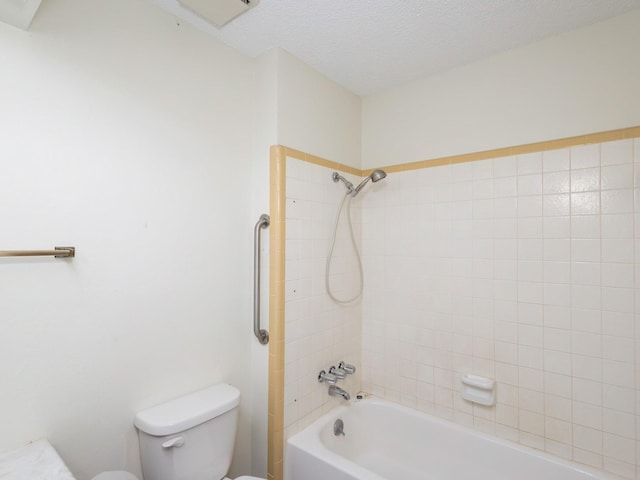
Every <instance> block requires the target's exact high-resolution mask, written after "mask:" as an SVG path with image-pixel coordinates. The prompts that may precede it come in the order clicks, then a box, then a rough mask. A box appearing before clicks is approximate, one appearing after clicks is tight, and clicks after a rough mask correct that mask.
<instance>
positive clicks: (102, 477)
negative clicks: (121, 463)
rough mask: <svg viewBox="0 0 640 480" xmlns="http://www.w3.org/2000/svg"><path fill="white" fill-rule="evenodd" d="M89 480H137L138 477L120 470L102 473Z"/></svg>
mask: <svg viewBox="0 0 640 480" xmlns="http://www.w3.org/2000/svg"><path fill="white" fill-rule="evenodd" d="M91 480H138V477H136V476H135V475H133V474H132V473H129V472H124V471H122V470H117V471H111V472H102V473H100V474H98V475H96V476H95V477H93V478H92V479H91Z"/></svg>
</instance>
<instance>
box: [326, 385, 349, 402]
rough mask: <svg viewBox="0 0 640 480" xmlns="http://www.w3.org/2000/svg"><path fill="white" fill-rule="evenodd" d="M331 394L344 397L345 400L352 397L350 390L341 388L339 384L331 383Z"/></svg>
mask: <svg viewBox="0 0 640 480" xmlns="http://www.w3.org/2000/svg"><path fill="white" fill-rule="evenodd" d="M329 395H331V396H332V397H342V398H343V399H345V400H349V399H351V395H349V392H347V391H345V390H343V389H341V388H340V387H339V386H337V385H329Z"/></svg>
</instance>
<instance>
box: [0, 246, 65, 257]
mask: <svg viewBox="0 0 640 480" xmlns="http://www.w3.org/2000/svg"><path fill="white" fill-rule="evenodd" d="M75 256H76V248H75V247H54V250H0V257H56V258H73V257H75Z"/></svg>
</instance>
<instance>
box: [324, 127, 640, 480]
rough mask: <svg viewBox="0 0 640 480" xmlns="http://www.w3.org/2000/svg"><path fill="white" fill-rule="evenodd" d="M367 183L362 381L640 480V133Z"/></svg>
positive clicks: (490, 430)
mask: <svg viewBox="0 0 640 480" xmlns="http://www.w3.org/2000/svg"><path fill="white" fill-rule="evenodd" d="M323 175H324V174H323ZM371 187H372V188H369V189H368V190H367V192H366V195H364V196H363V198H362V244H363V253H364V263H365V279H366V280H365V282H366V283H365V296H364V302H363V306H362V318H363V327H362V328H363V330H362V362H363V368H362V381H363V388H364V389H365V390H367V391H370V392H372V393H374V394H377V395H380V396H383V397H385V398H387V399H390V400H393V401H397V402H399V403H402V404H404V405H408V406H411V407H413V408H417V409H419V410H422V411H425V412H429V413H433V414H435V415H438V416H441V417H444V418H448V419H451V420H454V421H456V422H459V423H462V424H465V425H468V426H472V427H475V428H477V429H479V430H482V431H484V432H488V433H491V434H495V435H497V436H500V437H504V438H507V439H510V440H513V441H516V442H520V443H522V444H525V445H529V446H532V447H534V448H538V449H541V450H545V451H547V452H550V453H552V454H555V455H558V456H560V457H563V458H567V459H571V460H575V461H577V462H581V463H585V464H588V465H590V466H593V467H596V468H601V469H604V470H607V471H609V472H612V473H614V474H616V475H620V476H622V477H625V478H640V470H638V467H637V465H638V459H639V458H640V442H639V441H638V440H640V417H639V416H638V414H640V408H639V407H640V405H638V403H637V402H638V401H640V395H638V389H639V388H640V374H639V372H640V369H638V368H637V365H638V361H640V350H639V349H640V338H639V337H638V336H639V335H640V329H638V328H637V327H636V324H637V322H640V304H639V305H638V306H637V305H636V304H637V300H636V299H640V282H638V281H636V277H637V273H640V269H639V266H638V263H637V262H636V256H637V254H636V252H637V251H640V250H639V248H640V222H639V221H638V220H640V217H639V215H640V200H638V199H639V198H640V195H639V192H640V190H638V189H639V188H640V140H638V139H636V140H633V139H632V140H623V141H616V142H607V143H603V144H594V145H586V146H579V147H573V148H568V149H563V150H557V151H550V152H544V153H534V154H529V155H522V156H518V157H507V158H498V159H494V160H485V161H479V162H473V163H466V164H456V165H449V166H441V167H435V168H430V169H424V170H417V171H409V172H403V173H394V174H390V175H389V176H388V177H387V179H386V180H385V181H384V182H379V183H377V184H374V185H372V186H371ZM330 196H331V197H332V201H333V202H334V203H335V196H336V194H335V193H332V194H331V195H330ZM329 210H330V209H329ZM331 213H332V212H331ZM327 215H328V214H327ZM324 222H325V223H328V220H327V219H326V218H325V219H324ZM354 315H357V313H355V312H354ZM355 337H357V335H356V334H355V333H354V338H355ZM470 372H472V373H475V374H478V375H485V376H489V377H495V378H496V379H497V380H498V403H497V405H496V406H495V407H494V408H486V407H479V406H474V405H472V404H470V403H468V402H466V401H464V400H462V399H461V398H460V395H459V388H460V380H459V378H460V375H461V374H463V373H470Z"/></svg>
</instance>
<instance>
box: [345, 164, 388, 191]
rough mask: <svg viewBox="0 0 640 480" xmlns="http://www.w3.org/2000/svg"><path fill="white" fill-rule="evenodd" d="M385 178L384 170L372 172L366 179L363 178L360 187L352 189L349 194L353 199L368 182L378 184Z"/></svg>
mask: <svg viewBox="0 0 640 480" xmlns="http://www.w3.org/2000/svg"><path fill="white" fill-rule="evenodd" d="M386 176H387V174H386V172H385V171H384V170H374V171H373V172H371V174H370V175H369V176H368V177H367V178H365V179H364V180H362V181H361V182H360V185H358V186H357V187H356V188H354V189H353V192H351V195H352V196H354V197H355V196H356V195H357V194H359V193H360V190H362V187H364V186H365V185H366V184H367V182H368V181H369V180H371V181H372V182H374V183H375V182H379V181H380V180H382V179H383V178H385V177H386Z"/></svg>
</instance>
